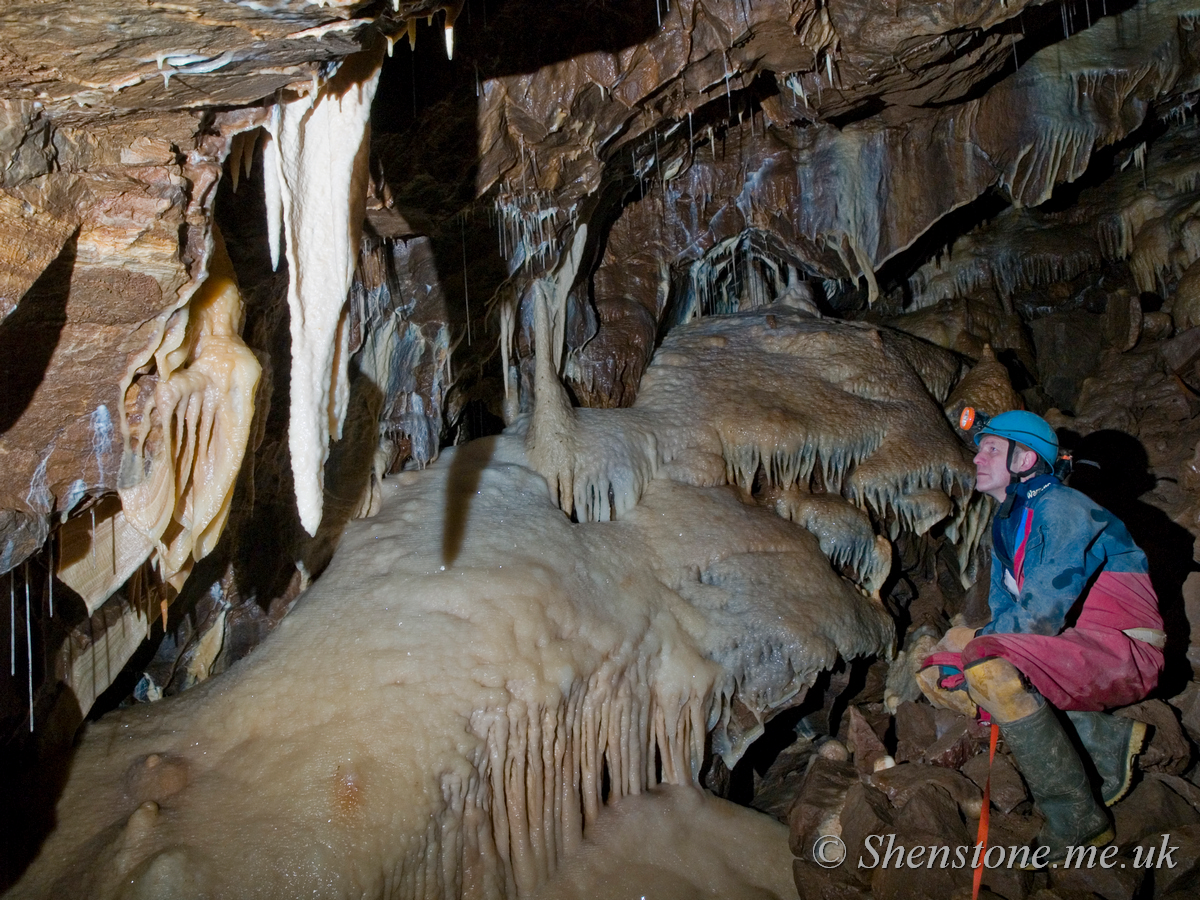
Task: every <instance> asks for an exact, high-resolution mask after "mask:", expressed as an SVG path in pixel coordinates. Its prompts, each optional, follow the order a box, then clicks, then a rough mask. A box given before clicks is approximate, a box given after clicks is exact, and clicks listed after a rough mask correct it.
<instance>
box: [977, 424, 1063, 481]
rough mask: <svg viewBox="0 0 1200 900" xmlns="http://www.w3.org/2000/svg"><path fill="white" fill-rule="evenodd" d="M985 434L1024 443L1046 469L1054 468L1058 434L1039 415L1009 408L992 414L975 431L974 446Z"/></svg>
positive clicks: (1056, 457)
mask: <svg viewBox="0 0 1200 900" xmlns="http://www.w3.org/2000/svg"><path fill="white" fill-rule="evenodd" d="M987 434H993V435H995V436H996V437H1001V438H1007V439H1008V440H1010V441H1016V442H1017V443H1018V444H1024V445H1025V446H1026V447H1028V448H1029V449H1030V450H1032V451H1033V452H1034V453H1036V454H1037V455H1038V456H1039V457H1041V459H1042V462H1044V463H1045V464H1046V471H1048V472H1049V471H1053V470H1054V464H1055V463H1056V462H1057V461H1058V435H1057V434H1055V433H1054V429H1053V428H1051V427H1050V423H1049V422H1047V421H1046V420H1045V419H1043V418H1042V417H1041V416H1039V415H1035V414H1034V413H1031V412H1028V411H1027V410H1024V409H1010V410H1009V411H1008V412H1002V413H1000V415H998V416H993V417H992V418H991V419H988V422H987V424H986V425H984V426H983V427H982V428H981V429H979V431H978V432H977V433H976V435H975V446H977V447H978V446H979V442H980V441H981V440H983V437H984V435H987ZM1010 458H1011V453H1010Z"/></svg>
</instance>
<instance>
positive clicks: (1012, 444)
mask: <svg viewBox="0 0 1200 900" xmlns="http://www.w3.org/2000/svg"><path fill="white" fill-rule="evenodd" d="M1016 455H1017V442H1016V441H1014V440H1013V439H1012V438H1008V457H1007V459H1005V461H1004V468H1006V469H1008V474H1009V475H1011V476H1012V477H1013V478H1015V479H1017V481H1020V480H1022V479H1023V478H1025V477H1027V476H1029V475H1033V474H1034V473H1035V472H1038V471H1040V470H1041V468H1042V458H1041V457H1040V456H1037V455H1036V454H1035V456H1034V461H1033V465H1032V466H1030V467H1029V468H1028V469H1025V470H1023V471H1021V472H1014V471H1013V460H1014V459H1015V458H1016Z"/></svg>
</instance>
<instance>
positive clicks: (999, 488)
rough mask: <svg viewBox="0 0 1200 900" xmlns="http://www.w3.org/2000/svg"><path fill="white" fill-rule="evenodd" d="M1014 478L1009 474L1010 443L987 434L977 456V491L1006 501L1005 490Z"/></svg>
mask: <svg viewBox="0 0 1200 900" xmlns="http://www.w3.org/2000/svg"><path fill="white" fill-rule="evenodd" d="M1011 478H1012V476H1011V475H1009V472H1008V441H1007V440H1005V439H1004V438H998V437H996V436H995V435H994V434H985V435H984V436H983V440H981V441H980V442H979V452H978V453H976V454H975V490H977V491H979V492H980V493H981V494H990V495H991V496H993V497H995V498H996V499H997V500H1000V501H1003V500H1004V489H1005V488H1006V487H1008V483H1009V481H1010V480H1011Z"/></svg>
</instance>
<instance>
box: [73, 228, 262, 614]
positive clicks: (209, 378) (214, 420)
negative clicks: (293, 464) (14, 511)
mask: <svg viewBox="0 0 1200 900" xmlns="http://www.w3.org/2000/svg"><path fill="white" fill-rule="evenodd" d="M214 237H215V243H214V247H213V250H212V253H211V255H210V259H209V268H208V275H207V277H206V279H205V281H204V283H203V284H202V285H201V286H200V288H199V289H198V290H197V291H196V293H195V294H194V295H193V296H192V298H191V300H190V301H189V303H188V305H187V306H186V307H184V308H183V309H182V310H179V311H178V312H176V313H175V315H174V316H173V317H172V320H171V324H170V325H169V326H168V329H167V333H166V335H165V336H164V338H163V342H162V345H161V346H160V347H159V349H158V351H157V352H156V354H155V361H156V368H157V372H156V374H157V378H158V380H157V383H156V384H155V386H154V391H153V395H152V396H151V398H150V400H149V401H148V402H147V404H146V406H145V408H144V409H141V410H139V411H138V412H140V414H141V415H140V423H139V425H138V426H137V428H136V429H135V430H134V433H133V434H131V436H130V449H129V451H128V452H127V453H126V456H125V458H124V460H123V462H122V473H121V476H122V477H121V487H120V496H121V507H122V511H123V521H125V522H128V524H129V525H131V526H133V528H134V529H136V530H137V531H138V532H140V533H141V535H142V536H143V537H144V538H145V539H146V540H148V541H150V542H152V543H153V545H154V546H155V547H156V548H157V549H156V556H155V564H156V566H157V567H158V569H159V572H160V573H161V575H162V578H163V580H164V581H165V582H166V583H168V584H170V585H171V586H172V587H174V588H175V589H176V590H178V589H179V588H180V587H181V586H182V585H183V582H184V581H185V580H186V579H187V576H188V574H189V573H190V572H191V568H192V565H193V563H194V562H195V561H197V560H200V559H203V558H204V557H205V556H207V555H208V554H209V553H211V552H212V550H213V548H214V547H215V546H216V543H217V539H218V538H219V537H220V535H221V531H222V529H223V528H224V527H225V522H226V520H227V519H228V517H229V507H230V503H231V502H232V500H233V488H234V483H235V481H236V480H237V474H238V471H239V469H240V467H241V464H242V459H243V457H244V456H245V452H246V445H247V441H248V440H249V437H250V427H251V423H252V421H253V418H254V398H255V391H256V390H257V387H258V378H259V375H260V373H261V371H262V370H261V366H260V365H259V362H258V359H257V358H256V357H255V355H254V353H253V352H252V351H251V350H250V349H249V348H248V347H247V346H246V345H245V344H244V343H243V342H242V339H241V337H240V331H241V327H242V318H243V315H244V312H243V305H242V298H241V295H240V294H239V293H238V288H237V281H236V279H235V276H234V273H233V267H232V264H231V263H230V262H229V257H228V254H227V253H226V252H225V247H224V244H223V242H222V241H221V238H220V234H219V232H216V231H214ZM118 524H119V523H118V520H117V519H116V518H115V517H114V519H113V524H112V530H113V535H114V546H115V541H116V538H115V535H116V534H117V531H118ZM127 538H128V539H129V540H131V541H132V540H133V538H132V536H131V535H128V534H127V533H125V532H124V531H123V530H122V549H121V550H120V551H117V550H114V551H113V552H112V554H111V555H110V556H109V559H111V560H112V562H113V567H114V569H116V568H117V561H118V559H120V560H121V561H122V563H123V564H129V563H132V560H133V559H134V558H135V557H136V553H134V552H133V551H131V550H130V549H129V548H128V547H127V546H126V539H127ZM134 543H136V541H134ZM92 547H93V548H94V547H95V542H94V539H93V543H92ZM91 558H92V559H93V561H94V560H95V554H92V555H91ZM140 561H141V560H137V562H140ZM93 565H94V563H93ZM115 575H116V572H115V571H114V576H115ZM81 578H83V579H84V580H85V581H86V582H87V583H88V584H89V590H90V591H91V590H93V588H92V587H91V586H90V585H91V584H93V583H94V581H95V579H94V578H93V577H91V576H88V575H86V573H81ZM119 583H120V582H119V581H116V580H115V577H114V578H113V579H111V580H109V581H108V583H107V586H106V588H107V587H114V586H115V585H116V584H119ZM93 596H95V597H97V598H98V597H99V593H94V594H93ZM101 599H102V598H101Z"/></svg>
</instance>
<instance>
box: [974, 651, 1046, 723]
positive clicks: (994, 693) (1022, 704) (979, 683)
mask: <svg viewBox="0 0 1200 900" xmlns="http://www.w3.org/2000/svg"><path fill="white" fill-rule="evenodd" d="M963 674H964V675H966V678H967V692H968V693H969V694H970V695H971V699H972V700H974V701H975V702H976V703H978V704H979V705H980V706H981V707H983V708H984V709H986V710H987V711H988V712H989V713H990V714H991V716H992V718H993V719H995V720H996V721H997V722H999V723H1001V724H1003V723H1005V722H1015V721H1017V719H1023V718H1025V717H1026V716H1028V715H1032V714H1033V713H1035V712H1037V711H1038V708H1039V707H1041V705H1042V698H1041V695H1040V694H1038V692H1037V691H1035V690H1034V689H1033V688H1032V687H1030V686H1029V684H1028V682H1026V681H1025V677H1024V676H1023V675H1022V674H1021V673H1020V671H1019V670H1018V669H1017V667H1016V666H1014V665H1013V664H1012V663H1010V662H1009V661H1008V660H1006V659H1001V658H1000V657H998V656H992V657H988V658H987V659H981V660H977V661H976V662H973V663H971V664H970V665H969V666H967V667H966V669H965V670H964V671H963Z"/></svg>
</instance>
